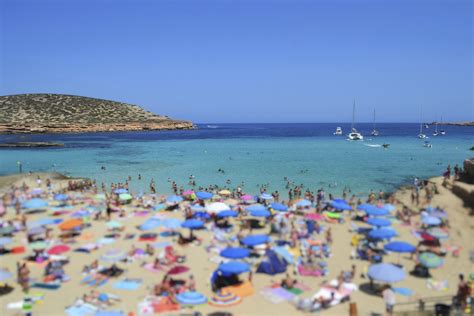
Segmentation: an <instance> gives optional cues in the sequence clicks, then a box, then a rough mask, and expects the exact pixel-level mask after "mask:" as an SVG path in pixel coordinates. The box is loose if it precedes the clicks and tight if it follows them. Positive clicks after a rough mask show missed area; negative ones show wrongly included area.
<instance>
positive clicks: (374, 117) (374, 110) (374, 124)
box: [374, 109, 375, 130]
mask: <svg viewBox="0 0 474 316" xmlns="http://www.w3.org/2000/svg"><path fill="white" fill-rule="evenodd" d="M374 130H375V109H374Z"/></svg>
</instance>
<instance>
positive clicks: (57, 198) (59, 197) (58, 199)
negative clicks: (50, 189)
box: [54, 193, 69, 201]
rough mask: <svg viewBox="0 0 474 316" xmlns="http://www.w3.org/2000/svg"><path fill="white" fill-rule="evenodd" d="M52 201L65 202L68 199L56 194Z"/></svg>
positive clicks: (63, 195) (65, 196)
mask: <svg viewBox="0 0 474 316" xmlns="http://www.w3.org/2000/svg"><path fill="white" fill-rule="evenodd" d="M54 199H55V200H56V201H66V200H67V199H69V197H68V196H67V195H66V194H62V193H60V194H56V195H55V196H54Z"/></svg>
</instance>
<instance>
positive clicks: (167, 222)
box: [163, 218, 181, 229]
mask: <svg viewBox="0 0 474 316" xmlns="http://www.w3.org/2000/svg"><path fill="white" fill-rule="evenodd" d="M163 226H164V227H166V228H168V229H178V228H180V227H181V221H180V220H179V219H177V218H166V219H164V220H163Z"/></svg>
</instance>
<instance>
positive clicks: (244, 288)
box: [221, 281, 255, 298]
mask: <svg viewBox="0 0 474 316" xmlns="http://www.w3.org/2000/svg"><path fill="white" fill-rule="evenodd" d="M221 291H222V292H228V293H231V294H234V295H236V296H240V297H242V298H244V297H247V296H251V295H252V294H254V293H255V290H254V288H253V286H252V283H250V282H249V281H245V282H243V283H241V284H239V285H232V286H227V287H224V288H222V289H221Z"/></svg>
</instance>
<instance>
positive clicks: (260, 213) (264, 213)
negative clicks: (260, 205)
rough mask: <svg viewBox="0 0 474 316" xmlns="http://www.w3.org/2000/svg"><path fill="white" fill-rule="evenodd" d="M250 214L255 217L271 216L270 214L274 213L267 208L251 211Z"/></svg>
mask: <svg viewBox="0 0 474 316" xmlns="http://www.w3.org/2000/svg"><path fill="white" fill-rule="evenodd" d="M250 215H252V216H254V217H269V216H270V215H272V213H270V211H267V210H258V211H251V212H250Z"/></svg>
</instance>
